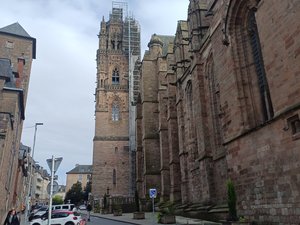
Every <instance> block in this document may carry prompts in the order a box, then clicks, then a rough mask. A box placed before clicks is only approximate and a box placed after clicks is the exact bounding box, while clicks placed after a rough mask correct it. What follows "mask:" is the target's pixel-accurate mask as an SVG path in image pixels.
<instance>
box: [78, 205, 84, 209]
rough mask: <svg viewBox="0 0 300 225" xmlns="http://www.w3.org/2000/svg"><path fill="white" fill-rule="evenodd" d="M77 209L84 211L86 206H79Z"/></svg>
mask: <svg viewBox="0 0 300 225" xmlns="http://www.w3.org/2000/svg"><path fill="white" fill-rule="evenodd" d="M78 208H79V209H80V210H86V205H80V206H79V207H78Z"/></svg>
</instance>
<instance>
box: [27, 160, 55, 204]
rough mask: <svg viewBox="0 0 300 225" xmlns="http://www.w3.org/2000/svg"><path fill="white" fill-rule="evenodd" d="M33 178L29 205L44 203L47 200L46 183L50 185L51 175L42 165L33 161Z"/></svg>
mask: <svg viewBox="0 0 300 225" xmlns="http://www.w3.org/2000/svg"><path fill="white" fill-rule="evenodd" d="M32 175H33V178H32V184H31V194H30V195H31V198H30V200H31V205H35V204H46V203H48V202H49V193H48V190H47V188H48V185H50V181H51V176H50V175H49V174H48V172H47V170H46V169H44V168H43V167H42V166H40V165H38V164H36V163H34V165H33V174H32Z"/></svg>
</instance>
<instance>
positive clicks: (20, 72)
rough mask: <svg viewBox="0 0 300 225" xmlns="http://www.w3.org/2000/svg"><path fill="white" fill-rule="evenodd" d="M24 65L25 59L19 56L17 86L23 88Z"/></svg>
mask: <svg viewBox="0 0 300 225" xmlns="http://www.w3.org/2000/svg"><path fill="white" fill-rule="evenodd" d="M24 65H25V59H24V57H23V56H21V57H19V58H18V69H17V76H16V78H17V79H16V87H17V88H22V82H23V71H24Z"/></svg>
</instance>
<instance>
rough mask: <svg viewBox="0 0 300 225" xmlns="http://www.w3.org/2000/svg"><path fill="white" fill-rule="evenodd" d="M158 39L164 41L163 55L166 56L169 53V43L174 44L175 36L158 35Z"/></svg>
mask: <svg viewBox="0 0 300 225" xmlns="http://www.w3.org/2000/svg"><path fill="white" fill-rule="evenodd" d="M157 37H158V38H159V39H160V40H161V41H162V43H163V47H162V55H163V56H166V55H167V53H168V46H169V43H173V42H174V39H175V36H171V35H157Z"/></svg>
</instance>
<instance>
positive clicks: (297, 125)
mask: <svg viewBox="0 0 300 225" xmlns="http://www.w3.org/2000/svg"><path fill="white" fill-rule="evenodd" d="M287 123H288V127H291V130H292V134H293V135H295V134H300V119H299V116H298V115H294V116H292V117H289V118H288V119H287ZM286 130H288V129H286Z"/></svg>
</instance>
